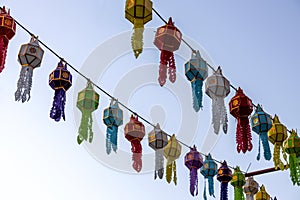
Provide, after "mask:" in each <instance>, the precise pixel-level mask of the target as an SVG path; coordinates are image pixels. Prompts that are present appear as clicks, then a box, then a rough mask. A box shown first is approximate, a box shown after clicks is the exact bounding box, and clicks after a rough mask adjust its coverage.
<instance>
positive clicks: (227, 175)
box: [217, 160, 232, 182]
mask: <svg viewBox="0 0 300 200" xmlns="http://www.w3.org/2000/svg"><path fill="white" fill-rule="evenodd" d="M217 179H218V181H220V182H229V181H230V180H231V179H232V171H231V169H229V167H228V165H227V162H226V160H224V162H222V164H221V167H220V168H219V169H218V174H217Z"/></svg>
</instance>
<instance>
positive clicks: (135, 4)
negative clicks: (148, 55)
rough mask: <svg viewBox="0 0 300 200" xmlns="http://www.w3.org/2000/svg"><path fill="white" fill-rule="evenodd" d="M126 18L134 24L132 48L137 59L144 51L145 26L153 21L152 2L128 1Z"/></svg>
mask: <svg viewBox="0 0 300 200" xmlns="http://www.w3.org/2000/svg"><path fill="white" fill-rule="evenodd" d="M125 17H126V19H128V20H129V21H130V22H131V23H132V24H133V34H132V36H131V46H132V50H133V52H134V55H135V57H136V58H137V57H138V56H139V55H140V54H141V53H142V51H143V32H144V25H145V24H146V23H147V22H149V21H151V20H152V1H150V0H126V6H125Z"/></svg>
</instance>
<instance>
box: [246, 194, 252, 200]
mask: <svg viewBox="0 0 300 200" xmlns="http://www.w3.org/2000/svg"><path fill="white" fill-rule="evenodd" d="M246 200H254V196H253V195H252V194H246Z"/></svg>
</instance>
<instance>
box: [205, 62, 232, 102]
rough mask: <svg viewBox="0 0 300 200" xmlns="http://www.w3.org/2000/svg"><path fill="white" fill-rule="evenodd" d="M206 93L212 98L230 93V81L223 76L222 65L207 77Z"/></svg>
mask: <svg viewBox="0 0 300 200" xmlns="http://www.w3.org/2000/svg"><path fill="white" fill-rule="evenodd" d="M205 93H206V94H207V95H208V96H209V97H210V98H213V97H214V96H217V97H227V96H228V94H229V93H230V82H229V80H228V79H226V78H225V77H224V76H223V74H222V69H221V67H220V66H219V67H218V69H217V70H216V71H215V72H214V73H213V74H212V75H211V76H209V77H208V78H207V80H206V82H205ZM212 94H214V95H212Z"/></svg>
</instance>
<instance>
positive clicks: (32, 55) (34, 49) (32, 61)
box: [15, 36, 44, 103]
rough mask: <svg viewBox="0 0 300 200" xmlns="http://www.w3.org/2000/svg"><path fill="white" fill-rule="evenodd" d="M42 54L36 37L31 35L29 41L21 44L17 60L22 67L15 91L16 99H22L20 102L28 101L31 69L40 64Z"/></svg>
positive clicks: (42, 51)
mask: <svg viewBox="0 0 300 200" xmlns="http://www.w3.org/2000/svg"><path fill="white" fill-rule="evenodd" d="M43 55H44V50H43V49H42V48H41V47H40V45H39V41H38V39H37V38H35V37H33V36H32V37H31V40H30V42H29V43H27V44H23V45H22V46H21V48H20V51H19V55H18V61H19V63H20V64H21V66H22V68H21V72H20V78H19V80H18V85H17V87H18V88H17V91H16V92H15V100H16V101H20V100H22V103H24V102H25V101H29V99H30V90H31V86H32V75H33V70H34V69H35V68H37V67H40V66H41V62H42V59H43Z"/></svg>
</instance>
